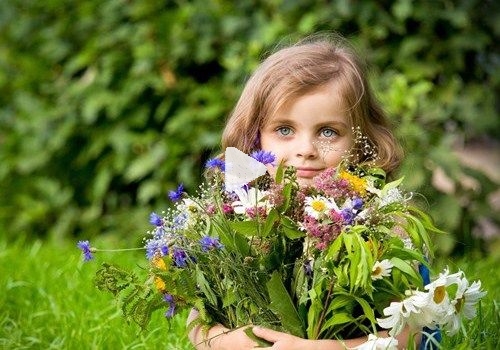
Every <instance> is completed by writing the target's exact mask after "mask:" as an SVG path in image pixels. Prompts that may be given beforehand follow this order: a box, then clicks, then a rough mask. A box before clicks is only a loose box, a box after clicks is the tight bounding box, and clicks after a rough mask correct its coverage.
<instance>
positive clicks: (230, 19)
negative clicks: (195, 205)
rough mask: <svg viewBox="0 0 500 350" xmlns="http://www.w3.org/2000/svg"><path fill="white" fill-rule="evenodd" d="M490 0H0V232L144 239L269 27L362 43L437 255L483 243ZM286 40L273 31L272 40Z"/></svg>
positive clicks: (193, 166) (495, 212)
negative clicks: (435, 229)
mask: <svg viewBox="0 0 500 350" xmlns="http://www.w3.org/2000/svg"><path fill="white" fill-rule="evenodd" d="M498 4H499V3H498V2H496V1H493V0H490V1H488V0H486V1H480V0H459V1H444V0H437V1H418V2H413V1H411V0H397V1H358V2H356V1H305V0H302V1H301V0H296V1H293V0H288V1H278V0H266V1H257V0H254V1H250V0H248V1H226V0H218V1H217V0H192V1H183V0H178V1H169V0H167V1H165V0H164V1H159V0H158V1H157V0H142V1H128V0H105V1H101V0H99V1H97V0H85V1H71V0H47V1H36V0H8V1H2V2H0V232H2V234H5V235H7V237H9V238H12V239H13V238H15V237H17V236H19V235H28V236H30V237H37V236H41V237H49V238H56V239H58V238H63V237H71V238H74V237H82V238H84V237H85V238H92V237H94V236H95V235H98V234H112V235H118V236H120V237H123V238H127V237H128V238H129V239H132V240H139V239H140V238H141V237H142V235H143V233H144V231H145V229H146V228H147V225H148V224H147V221H148V214H149V212H150V211H151V210H157V211H158V210H161V209H162V208H164V207H166V206H167V205H168V201H167V198H166V195H165V194H166V192H167V191H168V190H169V189H173V188H174V187H176V186H177V184H178V183H179V182H183V183H184V184H185V185H186V187H187V188H188V189H189V190H194V189H195V188H196V186H197V184H198V183H199V181H200V175H201V172H202V168H203V164H204V162H205V160H206V159H207V157H209V156H210V155H212V154H214V153H216V152H217V151H218V150H219V149H218V147H219V137H220V133H221V129H222V126H223V124H224V121H225V118H226V116H227V115H228V113H229V112H230V110H231V108H232V106H233V104H234V103H235V101H236V99H237V97H238V94H239V92H240V91H241V88H242V85H243V84H244V81H245V79H246V78H247V77H248V75H249V74H250V73H251V72H252V70H253V69H254V68H255V67H256V65H257V64H258V62H259V61H260V59H261V58H262V57H263V56H264V55H265V54H266V53H267V52H269V51H270V50H272V49H273V47H274V46H275V45H276V43H278V42H279V41H283V40H285V41H287V42H288V41H294V40H295V39H296V38H299V37H301V36H304V35H307V34H310V33H313V32H317V31H337V32H339V33H341V34H343V35H344V36H346V37H348V38H349V39H350V40H351V41H352V42H353V43H354V44H355V45H356V46H357V47H358V48H359V50H360V52H361V53H362V54H363V55H364V56H365V57H366V59H367V61H368V63H369V65H370V67H371V69H372V70H371V71H372V73H373V77H372V83H373V85H374V86H375V87H376V91H377V93H378V95H379V98H380V99H381V100H382V101H383V103H384V106H385V107H386V109H387V111H388V112H389V113H390V115H391V116H392V117H393V120H394V123H395V125H396V127H397V133H398V136H399V137H400V138H401V140H402V141H403V142H404V144H405V147H406V150H407V157H406V160H405V163H404V166H403V168H402V169H401V173H402V174H404V175H406V181H407V184H408V187H409V188H410V189H412V190H415V191H418V192H420V193H422V194H423V195H425V196H426V197H427V201H428V208H429V209H430V210H431V212H432V213H433V216H434V218H435V219H436V221H437V223H438V225H439V226H440V227H442V228H443V229H444V230H446V231H448V232H449V233H450V235H447V236H443V237H441V238H438V239H439V244H438V245H439V247H440V249H441V253H442V254H450V253H458V254H459V253H461V252H463V251H464V250H466V249H477V250H482V251H485V252H488V251H492V250H493V249H494V247H495V245H494V243H493V242H498V239H495V237H496V238H498V236H499V235H500V233H499V226H500V222H499V213H500V191H499V186H498V185H499V183H500V171H499V164H500V148H499V142H500V141H499V137H498V135H500V120H499V117H498V111H499V102H498V100H499V99H498V96H499V86H500V84H499V83H500V69H499V65H500V50H499V46H498V42H499V37H500V35H499V34H500V11H499V10H500V9H499V5H498ZM283 38H285V39H283Z"/></svg>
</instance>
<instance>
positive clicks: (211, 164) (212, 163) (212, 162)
mask: <svg viewBox="0 0 500 350" xmlns="http://www.w3.org/2000/svg"><path fill="white" fill-rule="evenodd" d="M205 168H207V169H216V168H219V169H220V171H222V172H224V171H225V170H226V164H225V162H224V161H223V160H222V159H220V158H212V159H209V160H207V162H206V163H205Z"/></svg>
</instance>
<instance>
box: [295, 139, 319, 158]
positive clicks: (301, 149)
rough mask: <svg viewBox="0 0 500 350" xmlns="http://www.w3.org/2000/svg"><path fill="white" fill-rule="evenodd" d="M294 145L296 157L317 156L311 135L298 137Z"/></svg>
mask: <svg viewBox="0 0 500 350" xmlns="http://www.w3.org/2000/svg"><path fill="white" fill-rule="evenodd" d="M294 147H296V149H295V151H296V154H297V157H301V158H306V159H314V158H316V157H317V156H318V149H317V147H316V146H315V145H314V142H313V138H311V137H302V138H300V139H299V140H298V142H297V144H296V145H294Z"/></svg>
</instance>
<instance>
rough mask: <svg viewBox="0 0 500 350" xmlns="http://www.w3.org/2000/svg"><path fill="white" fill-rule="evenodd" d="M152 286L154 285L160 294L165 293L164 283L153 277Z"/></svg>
mask: <svg viewBox="0 0 500 350" xmlns="http://www.w3.org/2000/svg"><path fill="white" fill-rule="evenodd" d="M154 284H155V287H156V289H158V291H159V292H160V293H164V292H165V290H166V287H167V286H166V285H165V282H164V281H163V280H162V279H161V278H160V277H158V276H155V279H154Z"/></svg>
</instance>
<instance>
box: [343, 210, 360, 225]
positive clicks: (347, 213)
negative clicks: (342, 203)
mask: <svg viewBox="0 0 500 350" xmlns="http://www.w3.org/2000/svg"><path fill="white" fill-rule="evenodd" d="M340 215H342V220H344V222H345V223H346V224H348V225H351V224H352V222H353V221H354V217H355V216H356V215H355V214H354V212H353V209H351V208H345V209H342V211H341V212H340Z"/></svg>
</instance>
